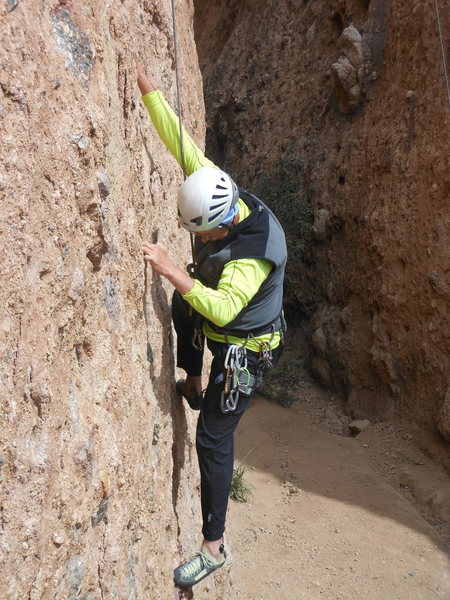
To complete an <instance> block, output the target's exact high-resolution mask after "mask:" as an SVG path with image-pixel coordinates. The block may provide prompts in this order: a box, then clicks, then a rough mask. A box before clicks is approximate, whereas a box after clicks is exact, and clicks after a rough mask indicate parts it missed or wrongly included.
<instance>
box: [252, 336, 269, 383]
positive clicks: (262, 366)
mask: <svg viewBox="0 0 450 600" xmlns="http://www.w3.org/2000/svg"><path fill="white" fill-rule="evenodd" d="M272 358H273V356H272V346H271V344H270V342H269V341H265V342H260V343H259V352H258V366H257V370H256V381H257V384H256V385H257V387H259V385H260V384H261V383H262V378H263V373H264V371H265V370H266V369H269V368H270V367H272V366H273V365H272Z"/></svg>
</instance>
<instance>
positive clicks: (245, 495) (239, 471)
mask: <svg viewBox="0 0 450 600" xmlns="http://www.w3.org/2000/svg"><path fill="white" fill-rule="evenodd" d="M246 470H247V467H246V466H245V465H244V464H240V465H235V467H234V469H233V479H232V480H231V490H230V498H231V499H232V500H235V501H236V502H248V501H249V500H250V498H251V496H252V495H253V491H252V488H251V485H250V484H249V483H247V482H246V481H245V479H244V475H245V471H246Z"/></svg>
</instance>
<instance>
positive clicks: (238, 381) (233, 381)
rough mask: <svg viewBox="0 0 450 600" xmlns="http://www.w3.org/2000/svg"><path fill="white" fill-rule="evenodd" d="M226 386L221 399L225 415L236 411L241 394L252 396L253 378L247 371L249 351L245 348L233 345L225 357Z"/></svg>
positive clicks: (221, 406)
mask: <svg viewBox="0 0 450 600" xmlns="http://www.w3.org/2000/svg"><path fill="white" fill-rule="evenodd" d="M223 366H224V367H225V385H224V390H223V392H222V394H221V397H220V408H221V409H222V412H223V413H225V414H226V413H229V412H233V411H234V410H236V407H237V405H238V401H239V393H240V392H242V393H244V394H250V393H251V391H252V376H251V374H250V372H249V370H248V369H247V349H246V348H245V346H239V345H237V344H231V345H230V347H229V348H228V351H227V354H226V356H225V361H224V365H223Z"/></svg>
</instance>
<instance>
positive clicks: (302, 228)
mask: <svg viewBox="0 0 450 600" xmlns="http://www.w3.org/2000/svg"><path fill="white" fill-rule="evenodd" d="M307 187H308V186H307V168H306V163H305V161H304V160H302V159H301V158H299V157H298V155H297V151H296V148H295V145H294V143H291V144H289V146H288V147H287V148H286V150H285V152H284V153H283V154H282V155H281V156H280V157H279V159H278V162H277V164H276V165H275V167H274V168H273V169H272V170H269V171H265V172H264V173H263V174H262V175H261V176H260V178H259V180H258V181H257V182H256V185H255V194H256V196H258V197H259V198H261V200H262V201H263V202H264V203H265V204H267V206H268V207H269V208H270V209H271V210H272V211H273V212H274V213H275V215H276V216H277V218H278V219H279V221H280V223H281V225H282V226H283V229H284V231H285V234H286V243H287V246H288V253H289V255H290V257H291V258H294V259H295V258H302V256H303V251H304V248H305V234H306V232H307V231H309V230H310V229H311V226H312V211H311V204H310V199H309V192H308V189H307Z"/></svg>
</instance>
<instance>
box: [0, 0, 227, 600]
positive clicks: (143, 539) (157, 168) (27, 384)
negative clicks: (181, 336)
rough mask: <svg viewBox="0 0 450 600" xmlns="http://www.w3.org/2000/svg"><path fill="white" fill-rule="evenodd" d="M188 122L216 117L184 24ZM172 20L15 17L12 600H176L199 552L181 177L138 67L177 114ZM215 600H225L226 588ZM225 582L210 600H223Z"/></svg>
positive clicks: (6, 511) (1, 123) (4, 495)
mask: <svg viewBox="0 0 450 600" xmlns="http://www.w3.org/2000/svg"><path fill="white" fill-rule="evenodd" d="M177 18H178V25H179V45H180V57H181V62H182V64H181V65H180V68H181V81H182V91H183V99H184V105H183V108H184V117H185V121H186V125H187V127H188V129H189V130H190V131H191V132H192V134H193V136H194V138H195V139H196V140H197V142H198V143H199V144H200V145H201V144H202V142H203V137H204V108H203V98H202V89H201V77H200V73H199V70H198V65H197V57H196V52H195V47H194V43H193V36H192V18H193V14H192V5H191V4H190V3H183V4H182V6H180V7H179V8H178V17H177ZM171 28H172V25H171V3H170V1H169V0H164V1H162V2H150V1H148V0H138V1H137V2H136V1H134V0H133V1H131V0H121V1H119V0H112V1H111V2H108V3H103V2H94V3H92V2H87V1H85V0H83V1H81V2H60V3H58V2H52V1H49V0H42V1H38V0H28V1H26V2H25V1H20V2H17V1H16V2H13V1H11V0H8V3H6V2H3V7H2V8H1V9H0V37H1V40H0V138H1V141H0V194H1V206H0V212H1V225H0V235H1V241H2V243H1V279H2V285H1V287H0V303H1V318H0V332H1V341H0V354H1V361H0V378H1V379H0V385H1V388H2V392H1V398H2V414H1V436H0V437H1V439H0V476H1V504H0V569H1V576H0V598H2V600H24V599H25V598H28V599H30V600H38V599H39V600H41V599H43V600H47V599H48V600H50V599H51V600H63V599H64V600H68V599H70V600H75V599H76V598H79V599H81V598H83V599H84V600H88V599H91V600H93V599H94V598H103V599H104V600H108V599H111V600H112V599H116V600H124V598H129V599H135V600H138V599H144V598H145V600H148V599H149V598H153V599H156V598H169V597H172V596H173V594H174V590H173V583H172V569H173V568H174V566H176V565H177V564H178V563H179V561H180V558H185V557H186V556H188V555H189V553H190V552H192V551H193V550H195V549H196V547H197V544H198V542H199V536H200V530H199V529H200V525H199V524H200V515H199V512H200V511H199V500H198V491H197V484H198V479H197V477H198V476H197V465H196V457H195V451H194V450H193V442H192V439H193V424H194V423H193V422H194V417H193V416H192V415H191V414H189V413H188V411H185V409H184V408H183V406H182V405H181V404H180V401H179V400H178V399H177V397H176V395H175V387H174V354H173V335H172V329H171V321H170V308H169V304H170V294H171V289H170V286H167V285H165V283H164V282H163V281H161V279H160V278H159V277H155V276H153V275H152V272H151V270H150V269H148V268H147V270H146V271H144V264H143V260H142V253H141V249H140V248H141V242H142V240H144V239H153V240H155V239H158V240H159V241H160V242H161V243H163V244H165V245H166V246H167V247H168V248H169V251H170V253H171V255H172V257H173V258H174V259H175V260H177V261H178V262H179V264H180V265H181V266H182V265H184V264H185V262H186V257H188V255H189V242H188V239H187V235H186V234H183V233H182V232H181V231H180V229H179V228H178V226H177V222H176V210H175V198H176V188H177V186H178V184H179V183H180V182H181V181H182V173H181V169H180V168H179V167H178V165H177V164H176V162H175V161H174V159H173V158H172V157H171V156H170V155H169V154H168V152H167V151H166V149H165V148H164V147H163V146H162V144H161V142H160V141H159V139H158V137H157V135H156V134H155V132H154V131H153V130H152V127H151V125H150V121H149V118H148V115H147V114H146V110H145V108H144V107H143V105H142V103H141V102H140V98H139V90H138V88H137V85H136V75H135V66H134V56H135V55H137V56H139V58H140V60H141V61H142V63H143V64H144V65H145V67H146V68H147V70H148V72H149V74H150V75H151V76H153V77H154V79H155V80H156V81H159V82H160V84H161V87H162V89H163V90H164V91H165V92H166V96H167V98H168V100H169V102H171V103H172V104H173V105H174V104H176V94H175V74H174V44H173V36H172V29H171ZM216 581H217V582H218V583H217V586H216V588H215V590H214V588H213V592H212V593H213V595H215V596H216V597H218V596H219V595H220V593H221V592H220V590H225V589H226V587H227V585H228V584H225V582H224V581H222V582H221V580H220V578H219V579H217V580H216ZM211 586H214V582H213V581H211V583H210V584H208V586H206V588H205V586H203V588H202V590H200V591H199V592H198V594H197V595H196V597H198V598H202V597H205V598H206V597H209V596H208V589H209V591H210V592H211Z"/></svg>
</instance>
